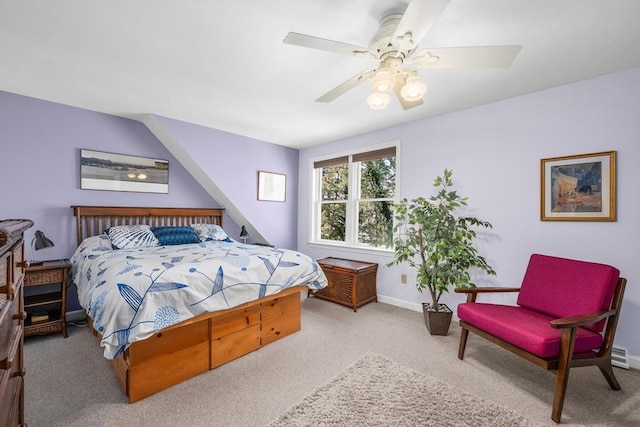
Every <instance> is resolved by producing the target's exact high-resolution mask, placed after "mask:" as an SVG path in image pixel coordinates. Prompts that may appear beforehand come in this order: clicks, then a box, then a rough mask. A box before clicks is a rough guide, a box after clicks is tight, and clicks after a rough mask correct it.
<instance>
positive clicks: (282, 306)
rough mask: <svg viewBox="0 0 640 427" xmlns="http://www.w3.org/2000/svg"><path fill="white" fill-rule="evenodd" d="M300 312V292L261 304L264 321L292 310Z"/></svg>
mask: <svg viewBox="0 0 640 427" xmlns="http://www.w3.org/2000/svg"><path fill="white" fill-rule="evenodd" d="M296 309H297V310H300V294H299V293H298V292H296V293H293V294H291V295H286V296H284V297H280V298H275V299H272V300H271V301H268V302H265V303H262V304H261V310H262V321H263V322H264V321H265V320H266V319H271V318H272V317H277V316H281V315H283V314H284V313H287V312H289V311H292V310H296Z"/></svg>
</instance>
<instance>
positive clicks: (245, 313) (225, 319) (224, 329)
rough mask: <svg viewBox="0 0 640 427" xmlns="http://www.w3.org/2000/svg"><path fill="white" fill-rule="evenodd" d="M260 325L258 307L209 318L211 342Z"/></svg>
mask: <svg viewBox="0 0 640 427" xmlns="http://www.w3.org/2000/svg"><path fill="white" fill-rule="evenodd" d="M258 324H260V307H259V306H255V307H247V308H245V309H242V310H237V311H232V312H230V313H226V314H223V315H221V316H216V317H212V318H211V340H212V341H215V340H217V339H219V338H222V337H224V336H227V335H230V334H233V333H235V332H238V331H241V330H243V329H246V328H249V327H251V326H255V325H258Z"/></svg>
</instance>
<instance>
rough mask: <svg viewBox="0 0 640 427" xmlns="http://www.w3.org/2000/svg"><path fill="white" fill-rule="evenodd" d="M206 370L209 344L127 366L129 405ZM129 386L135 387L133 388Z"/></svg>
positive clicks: (202, 343)
mask: <svg viewBox="0 0 640 427" xmlns="http://www.w3.org/2000/svg"><path fill="white" fill-rule="evenodd" d="M208 370H209V343H208V342H201V343H198V344H194V345H191V346H187V347H186V348H182V349H180V350H177V351H174V352H171V353H168V354H165V355H162V356H159V357H156V358H154V359H151V360H148V361H146V362H143V363H140V364H137V365H133V366H129V369H128V373H127V394H128V395H129V403H133V402H136V401H138V400H140V399H144V398H145V397H147V396H150V395H152V394H154V393H157V392H159V391H161V390H165V389H167V388H169V387H171V386H172V385H174V384H176V383H178V382H181V381H185V380H187V379H189V378H193V377H195V376H196V375H200V374H202V373H203V372H206V371H208ZM132 384H135V386H134V387H132Z"/></svg>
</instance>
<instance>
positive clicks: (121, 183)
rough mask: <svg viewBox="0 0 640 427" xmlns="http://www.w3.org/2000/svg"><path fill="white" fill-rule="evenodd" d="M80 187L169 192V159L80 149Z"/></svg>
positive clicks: (85, 188)
mask: <svg viewBox="0 0 640 427" xmlns="http://www.w3.org/2000/svg"><path fill="white" fill-rule="evenodd" d="M80 188H81V189H82V190H109V191H133V192H141V193H169V161H168V160H159V159H153V158H149V157H139V156H130V155H126V154H116V153H107V152H104V151H94V150H84V149H83V150H80Z"/></svg>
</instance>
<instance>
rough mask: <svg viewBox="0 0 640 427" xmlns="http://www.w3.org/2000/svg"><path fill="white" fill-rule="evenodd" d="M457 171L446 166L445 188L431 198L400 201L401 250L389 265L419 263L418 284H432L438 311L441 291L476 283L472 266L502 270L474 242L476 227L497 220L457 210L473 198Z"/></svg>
mask: <svg viewBox="0 0 640 427" xmlns="http://www.w3.org/2000/svg"><path fill="white" fill-rule="evenodd" d="M452 173H453V172H452V171H449V170H447V169H445V170H444V173H443V175H442V176H438V177H436V179H435V182H434V184H433V185H434V187H437V188H439V190H438V192H437V194H435V195H433V196H431V197H429V198H428V199H425V198H424V197H418V198H417V199H412V200H411V201H408V200H407V199H406V198H405V199H402V200H401V201H400V202H399V203H397V204H395V205H394V219H395V225H394V230H393V231H394V234H395V236H396V237H395V239H394V245H395V255H394V259H393V261H391V262H389V263H388V264H387V266H392V265H396V264H401V263H405V262H406V263H408V264H409V265H410V266H411V267H413V268H416V269H417V275H416V287H417V288H418V290H419V291H420V292H423V290H424V289H428V290H429V293H430V294H431V301H432V303H431V305H430V307H429V308H430V309H433V310H435V311H440V304H439V301H440V297H441V296H442V294H443V293H444V292H449V287H450V286H455V287H459V288H468V287H475V284H474V283H472V282H471V276H470V275H469V269H471V268H478V269H480V270H482V271H484V272H486V273H487V274H490V275H495V274H496V272H495V271H494V270H493V268H492V267H491V266H489V264H487V261H486V260H485V258H484V257H482V256H481V255H480V254H479V253H478V251H477V249H476V248H475V247H474V246H473V241H474V239H475V238H476V231H475V228H476V227H481V228H492V226H491V224H490V223H489V222H487V221H483V220H481V219H478V218H475V217H471V216H456V215H455V214H456V211H457V210H458V209H459V208H460V207H462V206H466V205H467V198H466V197H462V196H460V195H458V193H457V192H456V191H454V190H452V189H451V187H452V186H453V180H452V179H451V176H452Z"/></svg>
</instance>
